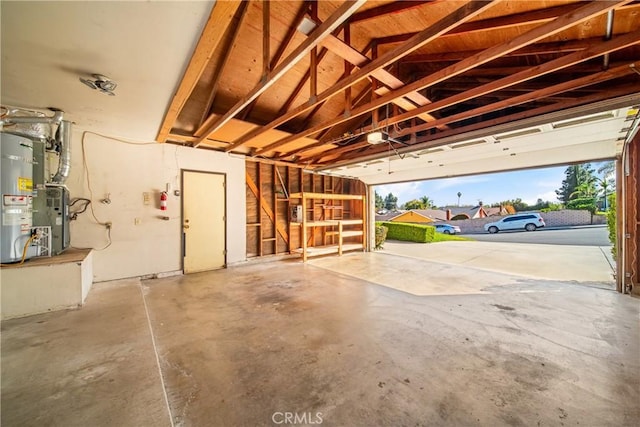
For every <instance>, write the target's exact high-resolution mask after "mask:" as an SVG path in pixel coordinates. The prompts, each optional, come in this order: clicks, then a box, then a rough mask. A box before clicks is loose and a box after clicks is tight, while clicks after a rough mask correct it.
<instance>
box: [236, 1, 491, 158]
mask: <svg viewBox="0 0 640 427" xmlns="http://www.w3.org/2000/svg"><path fill="white" fill-rule="evenodd" d="M499 1H500V0H494V1H493V2H487V1H472V2H470V3H467V4H465V5H464V6H462V7H460V8H458V9H456V10H455V11H454V12H452V13H450V14H449V15H447V16H446V17H444V18H443V19H441V20H439V21H438V22H436V23H434V24H433V25H432V26H431V27H429V28H427V29H425V30H423V31H422V32H420V33H418V34H416V36H414V37H413V38H412V39H410V40H408V41H407V42H405V43H404V44H403V45H401V46H398V48H396V49H393V50H391V51H389V52H387V53H386V54H384V55H381V56H380V57H378V58H377V59H375V60H374V61H371V62H369V63H368V64H367V65H365V66H364V67H362V68H360V69H359V70H358V71H356V72H354V73H352V74H351V75H349V76H348V77H346V78H345V79H343V80H341V81H340V83H339V84H337V85H334V86H333V87H331V88H329V89H327V90H325V91H324V92H323V93H321V94H319V95H318V99H317V100H316V101H315V102H307V103H305V104H303V105H301V106H300V107H298V108H295V109H294V110H292V111H290V112H289V113H287V114H285V115H283V116H280V117H279V118H277V119H276V120H274V121H272V122H271V123H269V124H267V125H265V126H263V127H262V128H261V129H258V130H256V131H254V132H250V133H249V134H247V135H245V136H244V137H242V138H240V139H239V140H237V141H234V143H233V144H231V145H230V146H229V147H227V151H230V150H233V149H235V148H238V147H240V146H241V145H244V144H245V143H247V142H248V141H249V140H251V139H252V138H255V137H256V136H258V135H260V134H262V133H264V132H265V131H266V130H269V129H274V128H276V127H277V126H279V125H281V124H283V123H286V122H287V121H289V120H291V119H292V118H294V117H296V116H298V115H300V114H302V113H304V112H305V111H307V110H309V109H311V108H313V107H314V106H315V104H316V103H318V102H323V101H324V100H325V99H328V98H330V97H332V96H334V95H336V94H338V93H340V92H342V91H343V90H344V89H345V88H347V87H349V86H351V85H353V84H355V83H357V82H359V81H360V80H362V79H364V78H366V77H368V76H369V75H371V74H372V73H373V72H374V71H376V70H379V69H381V68H383V67H386V66H387V65H389V64H391V63H393V62H395V61H397V60H398V59H400V58H402V57H403V56H406V55H408V54H409V53H411V52H413V51H414V50H416V49H418V48H419V47H421V46H423V45H425V44H427V43H428V42H429V41H431V40H433V39H435V38H437V37H438V36H440V35H442V34H444V33H446V32H447V31H450V30H451V29H452V28H455V27H456V26H458V25H460V24H462V23H464V22H465V21H466V20H469V19H471V18H473V17H474V16H477V15H478V14H479V13H481V12H482V11H483V10H486V9H488V8H489V7H491V6H492V5H494V4H496V3H498V2H499ZM413 91H414V90H407V91H406V92H404V93H403V94H402V95H399V96H404V95H406V94H408V93H410V92H413ZM395 98H397V96H396V97H393V98H392V99H395ZM344 119H347V118H344ZM323 129H324V128H322V129H317V130H316V131H314V132H310V133H307V135H312V134H314V133H316V132H318V131H320V130H323ZM305 136H306V135H305ZM292 140H294V139H290V140H287V141H286V142H282V141H278V145H275V144H272V145H270V146H269V148H263V149H261V150H258V151H257V153H261V152H265V151H269V150H273V149H275V148H277V147H279V146H282V145H284V144H286V143H288V142H290V141H292Z"/></svg>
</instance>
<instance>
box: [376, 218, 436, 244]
mask: <svg viewBox="0 0 640 427" xmlns="http://www.w3.org/2000/svg"><path fill="white" fill-rule="evenodd" d="M376 225H383V226H385V227H387V229H388V231H387V239H389V240H403V241H405V242H417V243H431V242H433V239H434V238H435V235H436V229H435V227H431V226H429V225H418V224H405V223H402V222H389V221H385V222H377V223H376Z"/></svg>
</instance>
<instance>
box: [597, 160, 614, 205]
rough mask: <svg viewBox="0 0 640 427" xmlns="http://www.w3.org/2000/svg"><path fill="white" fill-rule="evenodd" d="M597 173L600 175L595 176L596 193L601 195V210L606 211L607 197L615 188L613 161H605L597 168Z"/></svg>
mask: <svg viewBox="0 0 640 427" xmlns="http://www.w3.org/2000/svg"><path fill="white" fill-rule="evenodd" d="M598 173H599V174H601V175H602V177H601V178H600V177H598V178H596V186H597V190H598V195H601V196H602V210H603V211H606V210H607V201H608V197H609V195H610V194H613V193H614V192H615V188H616V181H615V179H614V176H615V173H616V164H615V162H605V163H604V164H603V165H602V166H600V167H599V168H598Z"/></svg>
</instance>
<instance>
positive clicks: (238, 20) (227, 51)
mask: <svg viewBox="0 0 640 427" xmlns="http://www.w3.org/2000/svg"><path fill="white" fill-rule="evenodd" d="M248 5H249V2H242V4H241V5H240V7H239V8H238V10H237V11H236V13H235V16H234V17H233V22H234V23H235V24H234V25H232V26H230V27H232V28H230V29H229V30H230V31H231V32H232V33H231V34H230V36H229V37H228V41H227V43H226V44H225V48H224V49H223V50H222V52H223V58H222V59H221V60H220V61H219V62H218V65H217V67H216V70H215V72H214V73H213V82H212V83H211V89H210V90H209V97H208V98H207V104H206V107H205V108H204V110H203V113H202V116H201V117H200V122H199V124H198V126H202V123H204V121H205V120H206V119H207V117H209V116H210V115H211V114H212V111H211V109H212V107H213V101H215V99H216V95H217V94H218V88H219V87H220V79H221V77H222V72H223V71H224V69H225V67H226V66H227V63H228V62H229V58H231V53H232V52H233V45H234V44H235V42H236V39H237V38H238V33H240V27H241V25H242V21H243V19H244V16H245V14H246V12H247V9H248V7H247V6H248Z"/></svg>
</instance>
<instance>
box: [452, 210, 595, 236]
mask: <svg viewBox="0 0 640 427" xmlns="http://www.w3.org/2000/svg"><path fill="white" fill-rule="evenodd" d="M541 215H542V218H543V219H544V222H545V224H546V226H547V227H563V226H565V227H566V226H576V225H594V224H606V223H607V219H606V217H605V216H604V215H593V219H592V217H591V213H589V211H576V210H561V211H553V212H542V213H541ZM500 218H501V217H500V216H492V217H489V218H478V219H464V220H461V221H450V223H451V224H452V225H457V226H458V227H460V230H462V232H463V233H486V232H485V231H484V225H485V224H487V223H489V222H495V221H499V220H500Z"/></svg>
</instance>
